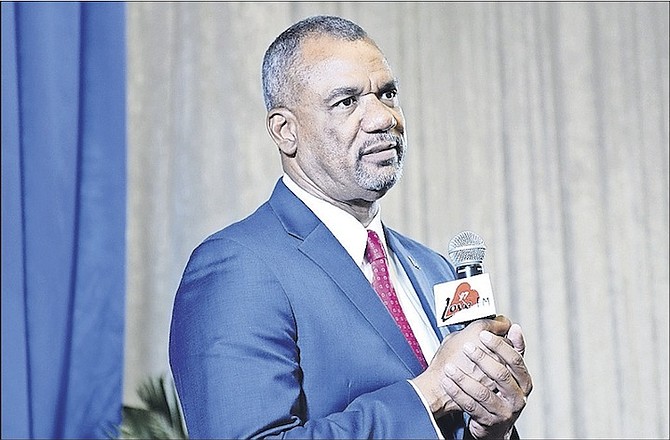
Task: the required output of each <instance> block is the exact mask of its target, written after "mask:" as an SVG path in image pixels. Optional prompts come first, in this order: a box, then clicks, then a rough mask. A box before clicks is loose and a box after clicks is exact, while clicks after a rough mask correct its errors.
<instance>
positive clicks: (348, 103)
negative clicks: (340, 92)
mask: <svg viewBox="0 0 670 440" xmlns="http://www.w3.org/2000/svg"><path fill="white" fill-rule="evenodd" d="M355 102H356V98H354V97H353V96H350V97H348V98H346V99H343V100H342V101H339V102H338V103H337V104H335V107H351V106H352V105H354V103H355Z"/></svg>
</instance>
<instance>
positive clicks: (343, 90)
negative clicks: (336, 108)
mask: <svg viewBox="0 0 670 440" xmlns="http://www.w3.org/2000/svg"><path fill="white" fill-rule="evenodd" d="M360 94H361V89H360V88H359V87H351V86H345V87H338V88H336V89H333V90H331V91H330V93H329V94H328V96H326V99H325V101H326V102H330V101H331V100H333V99H335V98H337V97H338V96H352V95H360Z"/></svg>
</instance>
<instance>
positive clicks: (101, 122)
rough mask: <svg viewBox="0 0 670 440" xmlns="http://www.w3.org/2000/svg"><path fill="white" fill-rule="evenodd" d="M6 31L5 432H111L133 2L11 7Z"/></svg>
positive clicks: (115, 417)
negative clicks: (128, 18)
mask: <svg viewBox="0 0 670 440" xmlns="http://www.w3.org/2000/svg"><path fill="white" fill-rule="evenodd" d="M2 28H3V30H2V32H3V35H2V37H3V38H2V44H3V47H2V78H3V82H2V96H3V97H2V155H3V161H2V203H3V206H2V318H3V319H2V382H3V392H2V404H3V411H2V436H3V437H31V438H86V437H89V438H90V437H106V436H107V435H108V433H109V432H112V431H113V429H114V425H118V424H119V423H120V411H121V389H122V371H123V368H122V365H123V335H124V310H125V224H126V218H125V217H126V206H125V205H126V147H125V143H126V133H125V131H126V122H125V100H126V89H125V66H126V60H125V6H124V5H123V4H121V3H98V4H84V3H23V4H22V3H3V4H2ZM10 384H11V385H10ZM7 385H9V387H7Z"/></svg>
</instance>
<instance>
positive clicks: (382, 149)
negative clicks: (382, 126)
mask: <svg viewBox="0 0 670 440" xmlns="http://www.w3.org/2000/svg"><path fill="white" fill-rule="evenodd" d="M397 157H398V145H397V144H395V143H385V144H378V145H374V146H372V147H370V148H367V149H366V150H365V151H363V152H362V153H361V158H366V159H368V160H373V161H386V160H390V159H395V158H397Z"/></svg>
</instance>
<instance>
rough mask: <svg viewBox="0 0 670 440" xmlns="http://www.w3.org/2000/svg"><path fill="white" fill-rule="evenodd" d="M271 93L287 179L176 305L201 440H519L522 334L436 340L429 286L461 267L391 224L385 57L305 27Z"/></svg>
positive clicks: (280, 51)
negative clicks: (386, 217)
mask: <svg viewBox="0 0 670 440" xmlns="http://www.w3.org/2000/svg"><path fill="white" fill-rule="evenodd" d="M263 89H264V97H265V102H266V106H267V109H268V114H267V128H268V131H269V133H270V136H271V137H272V139H273V140H274V142H275V143H276V144H277V146H278V149H279V153H280V157H281V163H282V167H283V170H284V173H285V174H284V176H283V178H282V179H280V180H279V181H278V182H277V184H276V186H275V189H274V192H273V193H272V196H271V197H270V199H269V200H268V201H267V202H266V203H264V204H263V205H262V206H260V207H259V208H258V210H257V211H256V212H254V213H253V214H251V215H250V216H249V217H247V218H246V219H244V220H242V221H240V222H238V223H236V224H233V225H231V226H229V227H227V228H225V229H223V230H222V231H220V232H218V233H216V234H214V235H212V236H210V237H209V238H207V239H206V240H205V241H204V242H203V243H202V244H201V245H200V246H198V247H197V248H196V249H195V251H194V252H193V254H192V256H191V259H190V260H189V263H188V265H187V267H186V269H185V271H184V275H183V279H182V282H181V284H180V286H179V290H178V292H177V295H176V299H175V304H174V310H173V319H172V326H171V335H170V363H171V368H172V372H173V375H174V378H175V384H176V387H177V391H178V394H179V397H180V400H181V404H182V408H183V411H184V415H185V419H186V424H187V427H188V431H189V435H190V436H191V437H193V438H196V437H198V438H200V437H205V438H246V437H295V438H396V439H400V438H439V437H441V436H443V437H445V438H510V437H516V431H515V429H514V422H515V421H516V420H517V418H518V416H519V414H520V413H521V411H522V410H523V408H524V406H525V404H526V396H527V395H528V394H529V393H530V391H531V388H532V381H531V378H530V375H529V373H528V371H527V369H526V366H525V363H524V361H523V357H522V355H523V351H524V349H525V346H524V342H523V335H522V332H521V330H520V327H519V326H518V325H516V324H514V325H511V323H510V321H509V320H508V319H507V318H504V317H502V316H499V317H497V318H496V319H489V320H479V321H475V322H474V323H471V324H470V325H468V326H467V327H465V328H464V329H460V330H458V331H454V332H452V333H449V330H447V329H443V328H438V327H437V325H436V319H435V310H434V304H433V294H432V292H433V286H434V285H435V284H438V283H442V282H445V281H448V280H452V279H454V271H453V268H452V267H451V266H450V264H449V263H448V262H447V261H446V260H445V259H444V258H443V257H442V256H440V255H439V254H437V253H435V252H433V251H431V250H430V249H428V248H427V247H425V246H423V245H421V244H419V243H417V242H415V241H413V240H411V239H409V238H407V237H405V236H403V235H401V234H399V233H397V232H395V231H393V230H391V229H389V228H387V227H386V226H385V225H383V223H382V221H381V216H380V206H379V200H380V198H381V197H382V196H384V194H386V192H387V191H388V190H389V189H390V188H391V187H392V186H393V185H394V184H395V183H396V182H397V180H398V179H399V178H400V175H401V171H402V164H403V158H404V154H405V126H404V124H405V120H404V116H403V113H402V110H401V108H400V106H399V103H398V96H397V92H398V90H397V81H396V79H395V77H394V76H393V74H392V72H391V69H390V67H389V65H388V63H387V61H386V59H385V58H384V56H383V54H382V52H381V51H380V49H379V48H378V47H377V46H376V44H375V43H374V42H373V41H372V40H371V39H370V38H369V37H368V35H367V34H366V33H365V32H364V31H363V29H361V28H360V27H359V26H357V25H356V24H354V23H352V22H350V21H348V20H344V19H342V18H339V17H327V16H319V17H311V18H308V19H305V20H302V21H300V22H298V23H296V24H294V25H293V26H291V27H290V28H289V29H287V30H286V31H285V32H283V33H282V34H281V35H280V36H279V37H277V39H276V40H275V41H274V42H273V44H272V45H271V46H270V47H269V48H268V50H267V52H266V54H265V58H264V61H263ZM370 231H372V232H370ZM378 257H381V262H380V261H379V260H378ZM379 264H381V266H379ZM380 270H381V271H382V273H383V276H382V275H380V272H379V271H380ZM382 278H383V280H382ZM380 283H381V284H380ZM426 364H427V366H426Z"/></svg>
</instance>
